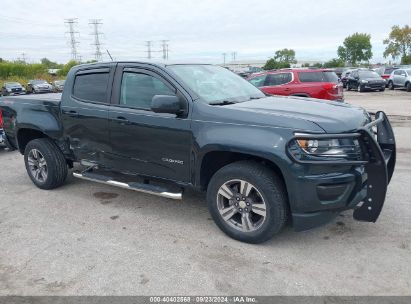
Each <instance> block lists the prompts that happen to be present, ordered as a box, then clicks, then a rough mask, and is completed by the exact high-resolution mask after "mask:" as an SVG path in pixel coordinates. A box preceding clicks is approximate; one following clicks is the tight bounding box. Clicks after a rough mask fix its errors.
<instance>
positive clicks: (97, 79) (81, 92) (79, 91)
mask: <svg viewBox="0 0 411 304" xmlns="http://www.w3.org/2000/svg"><path fill="white" fill-rule="evenodd" d="M108 80H109V73H108V72H107V73H90V74H80V75H76V78H75V80H74V87H73V96H74V97H75V98H78V99H80V100H84V101H91V102H101V103H107V88H108Z"/></svg>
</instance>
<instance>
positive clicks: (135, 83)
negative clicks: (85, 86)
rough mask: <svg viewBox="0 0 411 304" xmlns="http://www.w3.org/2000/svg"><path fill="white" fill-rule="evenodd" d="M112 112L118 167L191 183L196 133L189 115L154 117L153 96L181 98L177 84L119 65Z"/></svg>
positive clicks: (158, 74) (156, 74) (152, 72)
mask: <svg viewBox="0 0 411 304" xmlns="http://www.w3.org/2000/svg"><path fill="white" fill-rule="evenodd" d="M114 87H115V88H118V90H117V91H115V92H114V93H113V97H112V107H111V109H110V111H109V130H110V142H111V146H112V157H113V164H114V166H115V168H116V169H120V170H121V171H123V172H129V173H133V174H140V175H146V176H152V177H160V178H165V179H169V180H175V181H180V182H188V181H189V168H190V154H191V140H192V136H191V129H190V125H191V124H190V120H189V119H188V115H187V113H188V112H187V113H186V115H184V116H182V117H178V116H176V115H175V114H166V113H154V112H153V111H151V109H150V106H151V100H152V98H153V96H154V95H177V96H179V98H180V99H181V102H182V103H184V104H185V105H188V104H187V102H188V100H186V98H185V97H183V95H182V94H181V93H180V92H179V90H178V89H177V87H176V86H175V85H174V84H173V83H172V80H171V79H170V80H168V79H167V75H164V74H162V73H161V71H155V70H153V69H151V70H150V69H146V68H144V67H138V66H135V65H134V66H127V65H126V64H119V66H118V67H117V70H116V75H115V81H114Z"/></svg>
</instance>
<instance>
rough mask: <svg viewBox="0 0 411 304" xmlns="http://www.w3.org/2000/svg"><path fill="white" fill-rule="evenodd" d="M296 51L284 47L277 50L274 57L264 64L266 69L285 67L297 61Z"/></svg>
mask: <svg viewBox="0 0 411 304" xmlns="http://www.w3.org/2000/svg"><path fill="white" fill-rule="evenodd" d="M296 62H297V61H296V60H295V51H294V50H292V49H282V50H278V51H276V52H275V54H274V57H273V58H270V59H268V60H267V62H266V63H265V65H264V66H263V69H264V70H274V69H285V68H289V67H291V64H292V63H296Z"/></svg>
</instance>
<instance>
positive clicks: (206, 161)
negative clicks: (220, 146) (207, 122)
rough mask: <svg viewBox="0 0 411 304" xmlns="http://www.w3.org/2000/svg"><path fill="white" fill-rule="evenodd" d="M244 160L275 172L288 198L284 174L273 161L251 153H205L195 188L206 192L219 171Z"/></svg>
mask: <svg viewBox="0 0 411 304" xmlns="http://www.w3.org/2000/svg"><path fill="white" fill-rule="evenodd" d="M244 160H249V161H255V162H257V163H260V164H264V165H265V166H267V167H269V168H270V169H271V170H272V171H273V172H275V173H276V174H277V175H278V177H279V178H280V179H281V180H282V182H283V183H284V186H285V189H286V195H287V197H288V191H287V183H286V178H285V174H284V173H283V171H282V170H281V168H280V166H279V165H278V164H277V163H276V162H275V161H273V160H271V159H267V158H265V157H263V156H261V155H256V154H252V153H242V152H237V151H224V150H213V151H209V152H207V153H206V154H205V155H204V156H203V158H202V159H201V165H200V166H199V169H200V170H199V172H200V173H199V174H198V176H197V186H198V187H199V188H200V189H201V190H206V189H207V187H208V184H209V182H210V180H211V178H212V176H213V175H214V174H215V173H216V172H217V171H218V170H219V169H221V168H222V167H224V166H226V165H228V164H231V163H234V162H238V161H244Z"/></svg>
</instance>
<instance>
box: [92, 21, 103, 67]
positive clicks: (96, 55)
mask: <svg viewBox="0 0 411 304" xmlns="http://www.w3.org/2000/svg"><path fill="white" fill-rule="evenodd" d="M88 24H90V25H92V26H93V32H92V33H91V34H90V35H93V36H94V42H93V43H92V44H91V45H94V46H95V47H96V52H95V53H94V59H96V61H101V60H102V58H103V54H102V53H101V48H100V46H101V42H100V35H101V34H102V33H101V32H99V31H98V27H99V26H100V25H102V24H103V23H102V22H101V19H90V20H89V23H88Z"/></svg>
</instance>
